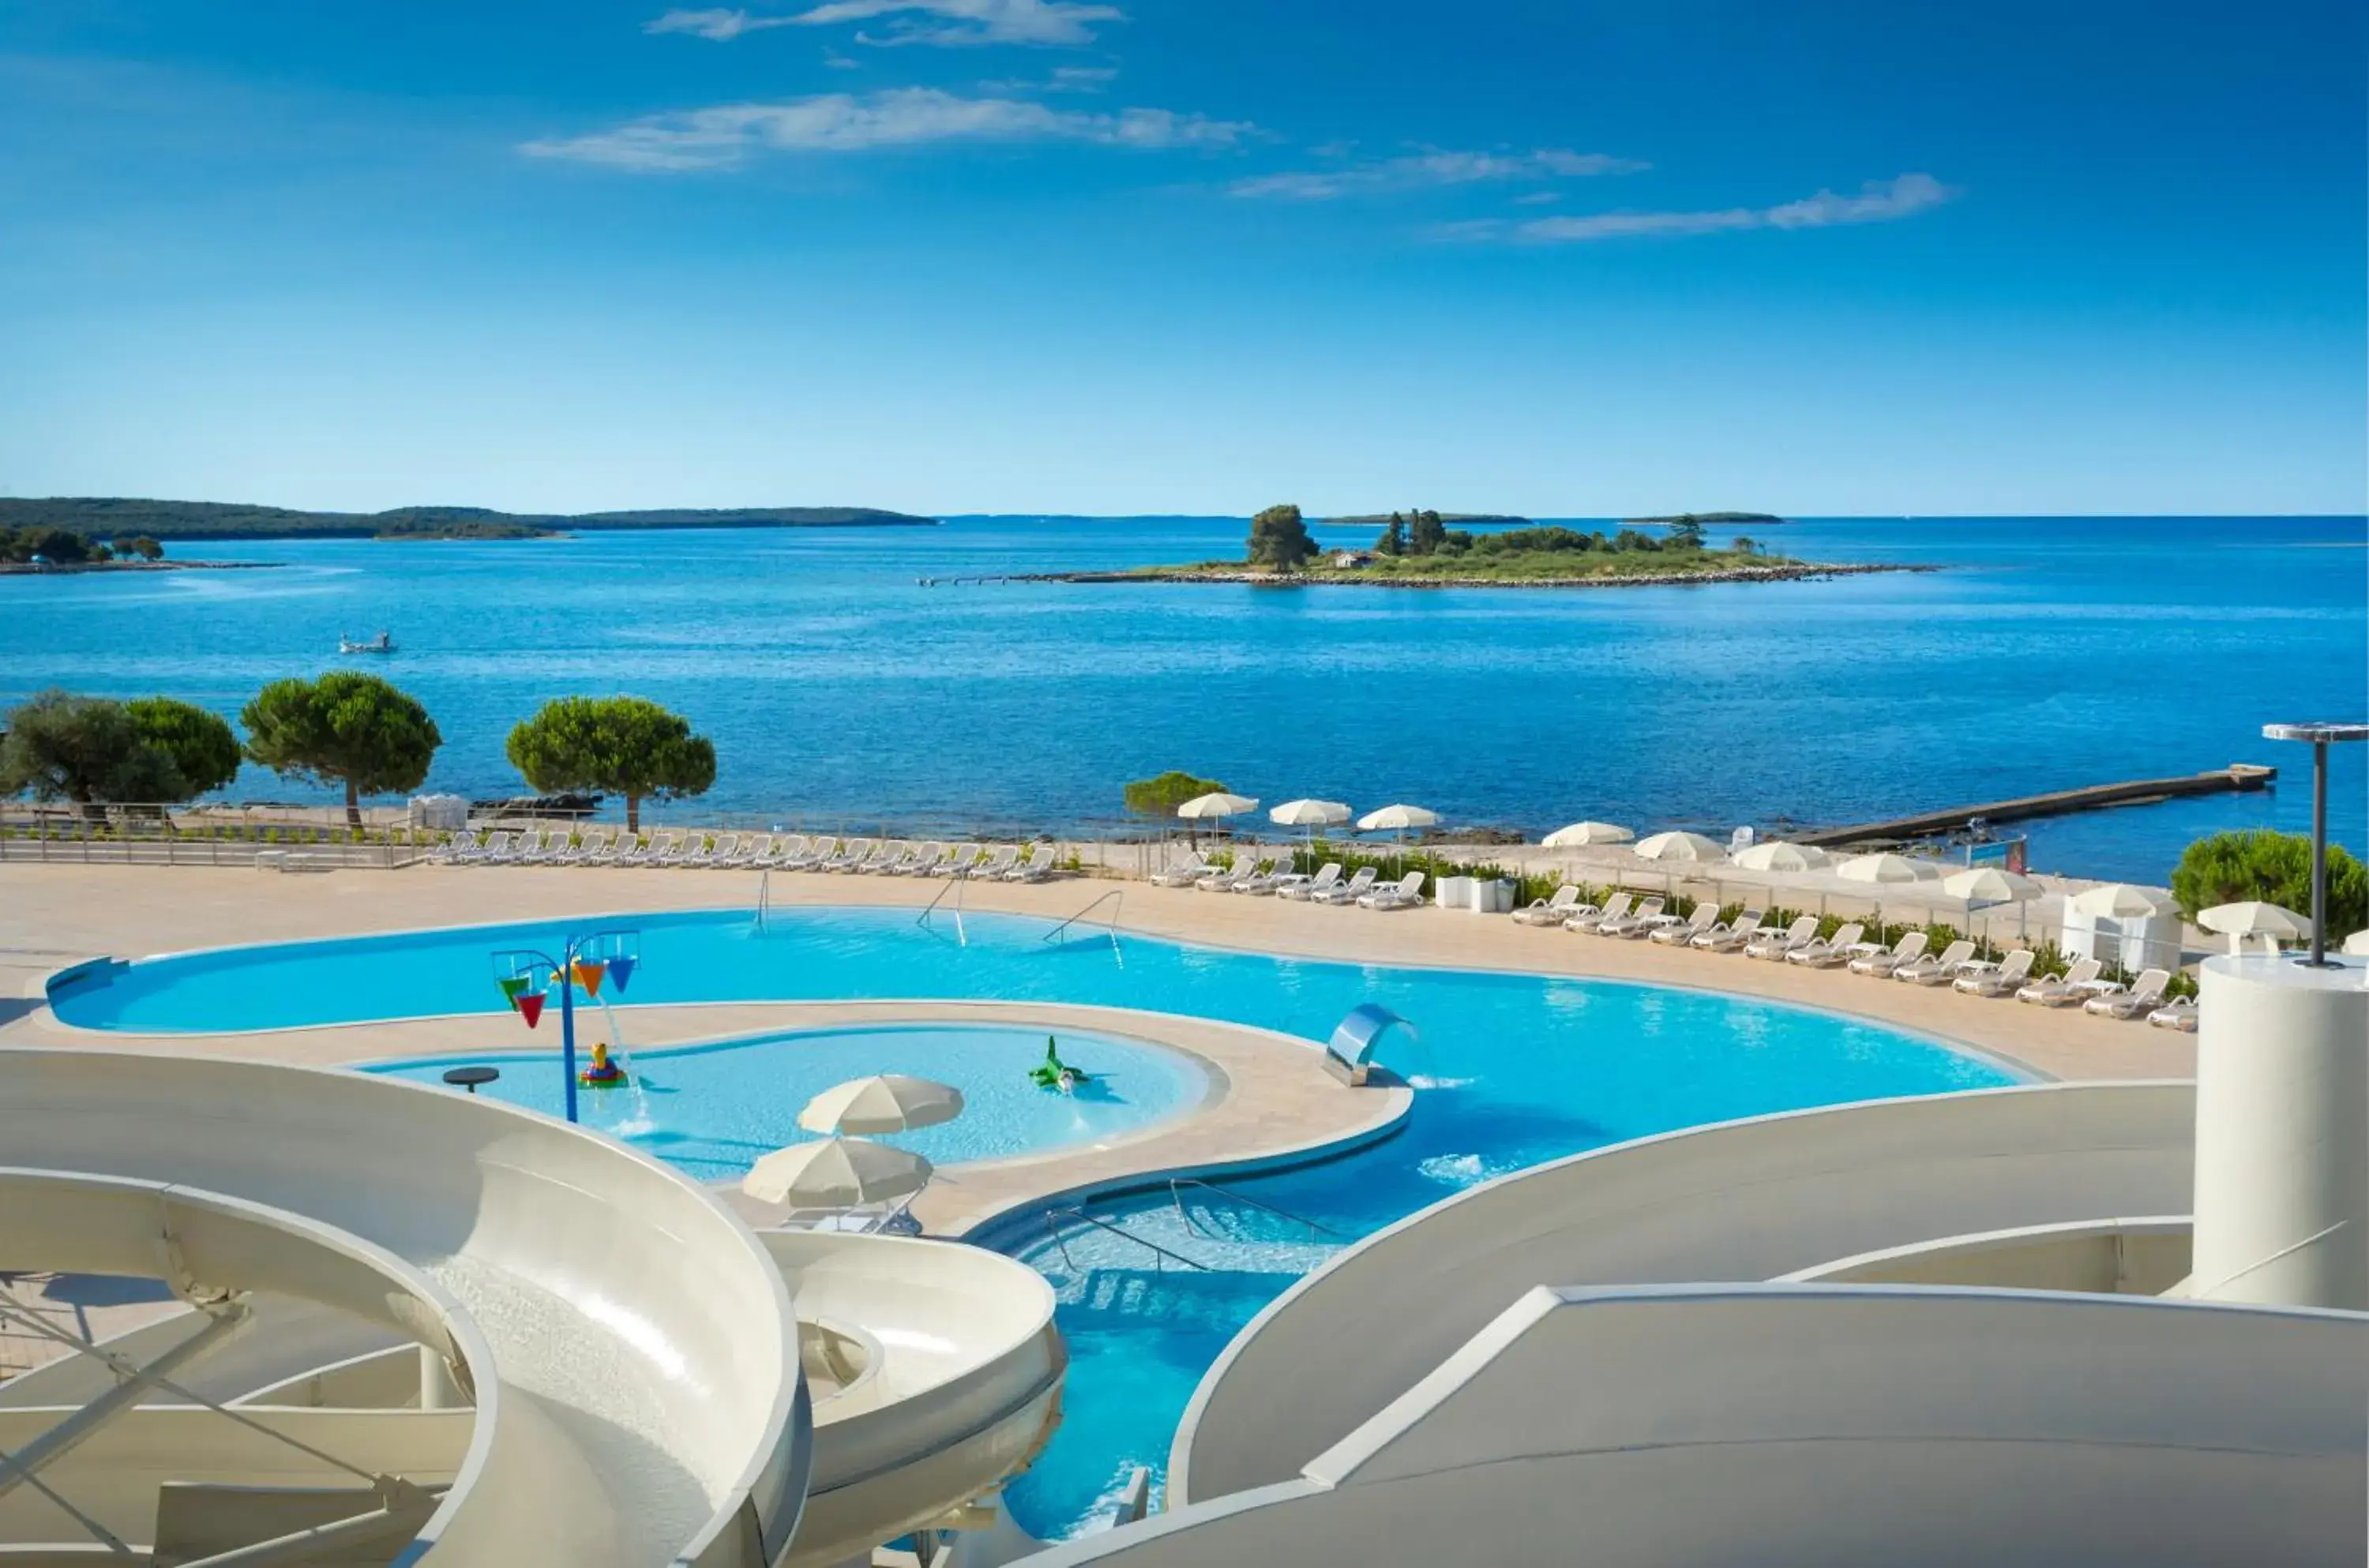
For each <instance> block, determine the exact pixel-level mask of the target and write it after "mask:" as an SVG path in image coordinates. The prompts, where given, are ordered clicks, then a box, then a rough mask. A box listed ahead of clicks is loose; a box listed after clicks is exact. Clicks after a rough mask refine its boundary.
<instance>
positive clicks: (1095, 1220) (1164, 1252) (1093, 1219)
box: [1045, 1208, 1209, 1274]
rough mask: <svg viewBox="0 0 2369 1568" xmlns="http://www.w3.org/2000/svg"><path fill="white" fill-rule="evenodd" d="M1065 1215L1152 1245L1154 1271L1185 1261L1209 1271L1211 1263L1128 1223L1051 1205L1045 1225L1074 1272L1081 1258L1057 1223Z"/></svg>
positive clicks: (1149, 1245)
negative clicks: (1075, 1256)
mask: <svg viewBox="0 0 2369 1568" xmlns="http://www.w3.org/2000/svg"><path fill="white" fill-rule="evenodd" d="M1063 1219H1075V1220H1079V1221H1081V1222H1082V1223H1084V1224H1087V1225H1091V1226H1093V1228H1094V1229H1095V1230H1107V1231H1109V1232H1110V1233H1111V1234H1112V1235H1114V1236H1124V1237H1126V1238H1127V1240H1128V1241H1130V1242H1134V1243H1135V1244H1136V1245H1137V1246H1139V1247H1148V1248H1150V1251H1151V1253H1152V1254H1153V1259H1152V1265H1151V1266H1152V1269H1153V1270H1154V1272H1159V1271H1162V1270H1164V1269H1165V1268H1166V1267H1167V1263H1181V1264H1183V1265H1184V1266H1185V1267H1186V1268H1194V1269H1198V1270H1200V1271H1201V1272H1202V1273H1203V1274H1207V1273H1208V1272H1209V1265H1207V1264H1205V1263H1201V1262H1198V1261H1197V1260H1196V1259H1193V1258H1188V1257H1186V1256H1185V1255H1184V1253H1172V1252H1170V1251H1169V1250H1168V1249H1167V1248H1166V1247H1163V1246H1162V1245H1161V1244H1160V1243H1159V1242H1153V1241H1147V1240H1146V1239H1145V1238H1143V1237H1141V1236H1139V1235H1137V1234H1136V1233H1135V1232H1134V1231H1132V1230H1128V1229H1127V1227H1126V1226H1124V1225H1119V1224H1116V1223H1114V1222H1113V1221H1111V1220H1108V1219H1103V1218H1102V1217H1101V1216H1100V1215H1097V1214H1088V1213H1087V1212H1086V1211H1085V1210H1084V1209H1082V1208H1048V1209H1047V1210H1046V1211H1045V1229H1046V1230H1048V1231H1050V1232H1051V1233H1052V1236H1053V1245H1054V1246H1056V1247H1058V1248H1059V1249H1060V1252H1061V1261H1062V1262H1063V1263H1064V1264H1066V1265H1069V1267H1070V1272H1071V1273H1073V1274H1074V1273H1075V1272H1077V1267H1078V1265H1077V1262H1076V1260H1075V1259H1073V1258H1071V1257H1070V1243H1069V1241H1068V1239H1067V1238H1065V1237H1064V1236H1063V1235H1062V1234H1061V1227H1060V1226H1059V1224H1058V1223H1057V1221H1059V1220H1063ZM1162 1259H1165V1260H1167V1263H1163V1262H1162V1261H1161V1260H1162Z"/></svg>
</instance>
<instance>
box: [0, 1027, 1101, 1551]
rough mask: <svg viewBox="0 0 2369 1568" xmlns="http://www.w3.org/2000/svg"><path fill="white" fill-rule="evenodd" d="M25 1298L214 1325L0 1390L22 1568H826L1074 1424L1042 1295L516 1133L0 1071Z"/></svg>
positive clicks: (329, 1083) (0, 1491)
mask: <svg viewBox="0 0 2369 1568" xmlns="http://www.w3.org/2000/svg"><path fill="white" fill-rule="evenodd" d="M0 1159H5V1160H6V1167H5V1168H0V1271H7V1272H20V1271H32V1270H54V1271H59V1272H76V1273H91V1274H111V1275H132V1276H147V1277H151V1278H157V1279H162V1280H164V1281H166V1282H167V1283H168V1284H169V1285H170V1286H171V1287H172V1288H173V1289H174V1290H175V1291H176V1292H177V1294H179V1295H180V1296H181V1297H182V1298H183V1299H185V1300H187V1301H189V1303H190V1304H191V1306H192V1307H193V1308H194V1309H195V1310H194V1311H193V1312H190V1313H184V1314H177V1315H176V1316H173V1317H170V1318H167V1319H166V1320H164V1321H161V1322H154V1323H152V1324H149V1325H147V1326H145V1327H143V1328H141V1329H137V1330H134V1331H132V1333H127V1334H124V1335H121V1336H119V1337H118V1338H116V1339H114V1340H111V1341H109V1342H108V1343H107V1345H104V1346H102V1347H101V1348H102V1349H103V1350H104V1351H105V1352H106V1353H107V1356H108V1358H107V1359H102V1358H98V1357H93V1356H73V1357H69V1358H67V1359H64V1360H61V1361H58V1362H55V1363H52V1365H50V1366H48V1367H45V1368H40V1369H39V1370H37V1371H35V1372H32V1373H29V1374H27V1375H25V1376H23V1377H21V1378H18V1379H15V1380H14V1381H12V1382H10V1383H7V1384H5V1385H0V1453H5V1454H7V1455H9V1456H11V1458H12V1459H13V1460H14V1461H15V1467H14V1469H11V1468H10V1467H0V1559H5V1560H6V1561H7V1562H12V1563H15V1562H24V1563H27V1564H35V1563H40V1564H43V1565H44V1568H46V1564H48V1563H50V1562H53V1561H54V1562H91V1561H109V1560H117V1559H110V1558H109V1555H108V1554H109V1547H108V1546H107V1545H106V1544H105V1543H106V1542H108V1541H109V1540H110V1539H112V1540H114V1541H118V1542H122V1543H129V1545H130V1549H131V1551H132V1555H131V1556H130V1557H129V1558H126V1559H120V1560H126V1561H131V1562H149V1561H151V1560H152V1557H151V1553H152V1551H153V1552H154V1559H155V1560H166V1559H169V1560H171V1561H174V1562H211V1561H213V1560H215V1559H216V1558H219V1559H220V1560H221V1561H222V1562H224V1563H230V1562H237V1563H240V1564H246V1563H249V1562H254V1563H257V1564H260V1563H264V1562H272V1563H281V1562H287V1563H294V1562H307V1563H337V1564H346V1563H349V1562H350V1563H364V1562H398V1563H411V1562H423V1563H429V1564H435V1565H442V1564H447V1563H450V1564H455V1565H468V1568H475V1565H486V1568H495V1565H500V1568H509V1565H513V1564H532V1563H544V1562H549V1563H561V1562H565V1563H567V1564H570V1565H571V1568H574V1565H578V1564H584V1565H590V1568H602V1565H612V1564H613V1565H616V1568H658V1565H661V1564H682V1565H686V1568H689V1565H698V1568H762V1565H764V1564H768V1563H781V1564H788V1565H796V1568H807V1565H819V1564H824V1563H830V1562H840V1561H843V1560H844V1559H846V1558H847V1557H849V1556H851V1555H853V1554H857V1553H860V1552H862V1551H864V1550H865V1549H866V1548H868V1547H869V1546H871V1545H872V1544H874V1543H875V1542H877V1541H880V1540H883V1539H888V1538H889V1537H891V1536H894V1535H896V1534H898V1533H901V1532H902V1531H904V1530H907V1529H910V1528H915V1527H917V1526H920V1525H922V1524H925V1523H929V1522H932V1521H933V1520H938V1519H941V1518H944V1516H948V1515H949V1514H952V1513H956V1512H958V1511H959V1510H960V1509H961V1508H962V1507H963V1505H966V1504H967V1503H968V1502H969V1501H970V1500H971V1499H973V1498H974V1497H976V1496H977V1495H978V1494H979V1493H981V1492H982V1491H985V1490H988V1489H990V1488H992V1487H993V1486H995V1485H996V1484H998V1483H999V1482H1001V1481H1002V1480H1003V1479H1004V1478H1005V1477H1006V1476H1008V1475H1009V1474H1010V1473H1011V1472H1012V1471H1014V1470H1016V1469H1018V1468H1020V1467H1021V1466H1023V1465H1024V1464H1025V1463H1026V1462H1027V1461H1028V1460H1029V1459H1031V1458H1033V1457H1034V1455H1035V1453H1036V1450H1037V1449H1038V1448H1040V1447H1041V1446H1042V1444H1043V1442H1044V1441H1045V1439H1046V1437H1047V1436H1049V1434H1050V1430H1051V1426H1052V1424H1053V1421H1054V1419H1055V1414H1056V1412H1057V1410H1058V1406H1059V1387H1060V1381H1061V1377H1062V1372H1063V1368H1064V1359H1063V1354H1062V1350H1061V1345H1060V1341H1059V1334H1058V1333H1057V1332H1056V1331H1055V1330H1054V1329H1053V1327H1052V1323H1051V1319H1052V1307H1053V1303H1052V1298H1051V1293H1050V1290H1049V1288H1047V1286H1046V1285H1045V1283H1044V1281H1043V1280H1041V1279H1040V1278H1038V1277H1037V1276H1036V1275H1035V1274H1034V1273H1033V1272H1032V1271H1030V1270H1027V1269H1026V1268H1024V1267H1023V1266H1022V1265H1018V1264H1016V1263H1013V1262H1012V1261H1011V1260H1008V1259H1004V1258H1001V1257H998V1256H995V1255H992V1254H990V1253H982V1252H979V1251H978V1250H977V1249H974V1248H968V1247H962V1246H956V1245H953V1244H950V1243H944V1242H921V1241H910V1240H903V1239H896V1238H881V1237H864V1236H818V1235H806V1234H772V1233H768V1234H766V1235H764V1236H759V1235H758V1234H755V1233H752V1232H751V1231H750V1230H748V1229H747V1228H746V1227H745V1226H744V1225H742V1224H741V1223H740V1221H739V1220H738V1219H736V1218H735V1217H733V1216H732V1215H731V1214H730V1213H729V1212H728V1211H727V1209H726V1208H725V1207H723V1206H722V1205H720V1204H719V1203H717V1202H715V1200H714V1199H713V1198H712V1197H711V1196H710V1195H709V1194H707V1193H706V1192H705V1191H704V1189H703V1188H701V1187H700V1186H699V1185H697V1184H696V1183H694V1182H692V1181H690V1180H689V1179H687V1178H685V1177H683V1176H682V1175H681V1174H680V1173H676V1172H674V1171H673V1170H671V1169H670V1168H669V1167H667V1166H664V1165H662V1164H659V1163H658V1162H655V1161H652V1160H650V1159H648V1158H647V1157H645V1156H643V1155H641V1154H639V1153H636V1152H635V1151H634V1150H629V1149H626V1148H624V1147H623V1146H621V1145H618V1144H615V1143H612V1142H611V1141H609V1140H607V1139H602V1138H600V1137H598V1136H596V1135H593V1134H589V1133H586V1132H584V1131H582V1130H581V1129H578V1128H574V1127H566V1126H565V1125H564V1124H560V1123H557V1122H554V1121H551V1120H548V1119H546V1118H544V1117H540V1116H532V1115H530V1114H527V1113H524V1112H521V1111H518V1110H515V1109H513V1108H511V1107H508V1106H504V1105H501V1104H497V1103H494V1102H490V1101H480V1100H473V1099H469V1098H465V1097H463V1096H458V1095H454V1094H451V1093H443V1092H440V1091H436V1090H432V1089H425V1088H422V1087H420V1086H418V1085H412V1084H406V1083H403V1082H396V1081H393V1080H387V1079H379V1078H372V1077H367V1076H363V1075H359V1074H350V1073H342V1072H320V1071H311V1070H303V1069H291V1068H280V1067H270V1066H262V1065H257V1064H247V1063H231V1062H209V1061H191V1060H184V1059H169V1058H161V1057H145V1056H133V1055H129V1054H122V1053H111V1052H102V1051H74V1052H49V1051H17V1050H0ZM794 1291H795V1295H796V1299H797V1307H798V1310H797V1312H796V1314H795V1316H794V1315H793V1312H792V1293H793V1292H794ZM12 1326H14V1327H16V1328H18V1329H20V1330H21V1328H22V1327H23V1325H22V1322H21V1321H20V1322H18V1323H17V1324H15V1325H12ZM801 1363H803V1364H804V1366H805V1368H806V1372H805V1375H804V1376H802V1375H801V1371H800V1367H801ZM133 1368H136V1369H138V1370H137V1372H136V1373H132V1375H131V1376H130V1379H129V1380H128V1381H127V1379H126V1373H127V1370H128V1369H133ZM155 1379H163V1382H162V1383H159V1382H157V1381H155ZM809 1388H811V1391H812V1407H811V1414H810V1413H809V1403H808V1400H809ZM26 1471H29V1472H30V1476H29V1479H27V1476H26V1474H25V1473H24V1472H26ZM802 1508H803V1519H802V1518H801V1511H802ZM261 1521H269V1528H262V1525H261V1523H260V1522H261ZM308 1531H309V1532H311V1533H310V1534H309V1535H308V1534H307V1533H306V1532H308ZM259 1540H274V1541H278V1542H279V1543H280V1544H278V1545H275V1546H271V1547H263V1548H258V1546H257V1542H258V1541H259ZM40 1543H52V1544H53V1545H54V1546H55V1547H56V1549H57V1550H55V1551H52V1552H44V1551H41V1550H40ZM66 1543H80V1544H79V1545H78V1546H75V1547H73V1548H71V1549H70V1548H69V1547H68V1546H67V1544H66ZM257 1551H262V1552H263V1553H265V1554H264V1555H257V1554H256V1553H257ZM94 1552H96V1553H97V1555H96V1556H94V1555H93V1553H94Z"/></svg>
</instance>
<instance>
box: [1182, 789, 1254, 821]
mask: <svg viewBox="0 0 2369 1568" xmlns="http://www.w3.org/2000/svg"><path fill="white" fill-rule="evenodd" d="M1257 809H1258V802H1257V801H1255V800H1253V799H1252V798H1251V797H1250V796H1249V795H1228V794H1227V793H1226V792H1225V791H1224V790H1217V791H1213V792H1212V793H1210V794H1208V795H1195V796H1194V797H1193V798H1192V799H1190V800H1188V801H1186V802H1185V803H1184V805H1182V806H1180V807H1177V808H1176V815H1177V816H1179V817H1184V818H1190V819H1192V820H1194V821H1196V822H1198V821H1204V820H1207V818H1212V817H1239V816H1241V815H1242V813H1243V812H1245V811H1256V810H1257Z"/></svg>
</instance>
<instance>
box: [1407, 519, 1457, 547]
mask: <svg viewBox="0 0 2369 1568" xmlns="http://www.w3.org/2000/svg"><path fill="white" fill-rule="evenodd" d="M1407 524H1408V526H1407V554H1408V555H1438V554H1439V551H1440V547H1441V546H1442V545H1444V544H1447V543H1448V525H1447V524H1446V523H1444V522H1442V521H1439V514H1438V513H1437V512H1436V511H1418V512H1410V513H1409V514H1408V515H1407Z"/></svg>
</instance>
